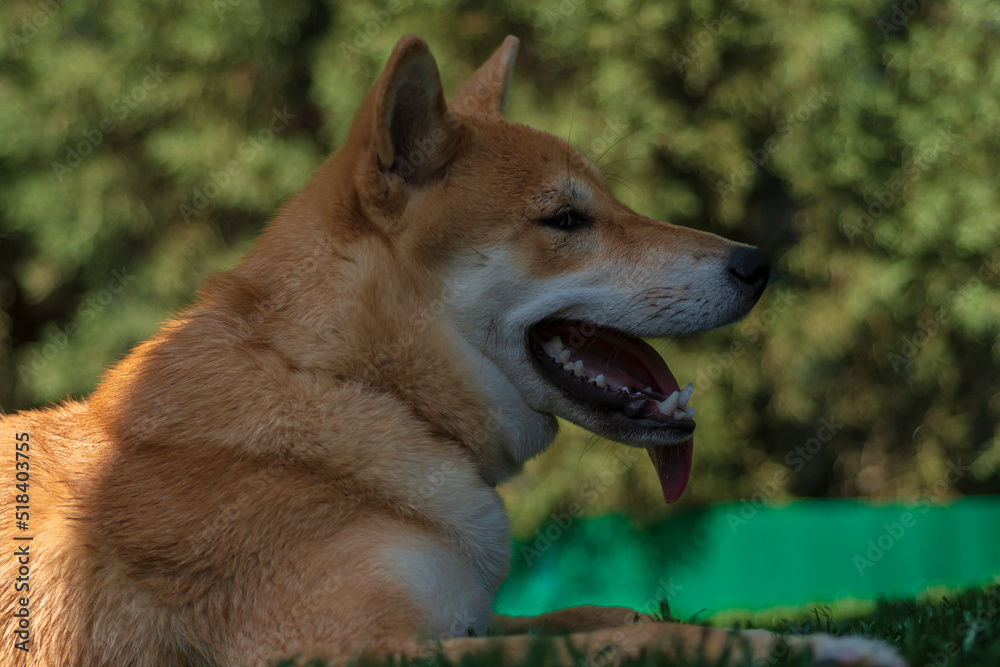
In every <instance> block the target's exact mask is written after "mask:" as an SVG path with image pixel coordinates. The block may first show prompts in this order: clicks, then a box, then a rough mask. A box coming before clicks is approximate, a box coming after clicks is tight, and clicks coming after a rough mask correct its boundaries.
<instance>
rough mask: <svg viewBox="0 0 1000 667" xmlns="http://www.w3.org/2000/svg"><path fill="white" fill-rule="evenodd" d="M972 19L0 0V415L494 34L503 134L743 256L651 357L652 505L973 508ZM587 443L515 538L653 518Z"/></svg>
mask: <svg viewBox="0 0 1000 667" xmlns="http://www.w3.org/2000/svg"><path fill="white" fill-rule="evenodd" d="M998 26H1000V10H998V9H997V7H996V6H995V5H994V4H991V3H986V2H981V1H975V0H962V1H960V2H951V3H944V2H936V1H933V0H931V1H928V2H917V1H916V0H906V1H904V2H897V3H891V4H884V3H873V2H862V1H855V0H847V1H845V2H841V3H820V2H806V3H793V4H792V5H788V4H787V3H783V2H780V1H778V0H757V1H756V2H752V3H751V2H747V0H736V1H735V2H733V3H727V2H721V1H716V0H702V1H694V2H691V3H686V4H680V3H672V2H664V1H646V2H643V1H639V0H558V1H557V0H544V1H542V2H535V1H531V2H529V1H528V0H510V2H508V3H506V4H501V3H497V2H487V3H480V4H478V5H476V6H474V5H472V4H469V3H465V2H459V1H457V0H427V1H425V2H419V3H417V2H414V1H413V0H387V1H386V2H377V3H374V4H369V3H363V2H360V1H358V0H346V1H342V2H337V3H334V2H332V0H331V1H330V2H320V1H318V0H290V1H288V2H284V3H280V4H279V3H264V2H260V1H255V0H213V2H211V3H207V2H195V1H194V0H151V1H150V2H145V3H139V4H134V5H129V6H123V5H122V4H121V3H110V2H104V1H101V0H86V1H84V0H81V1H79V2H73V3H62V2H58V0H8V1H6V2H4V3H3V5H2V6H0V36H2V40H0V308H2V315H0V339H2V343H0V378H2V381H0V405H2V406H3V408H4V409H5V410H7V411H10V410H15V409H20V408H25V407H29V406H33V405H44V404H46V403H49V402H53V401H58V400H61V399H62V398H63V397H65V396H66V395H71V396H83V395H86V394H87V393H88V392H89V391H90V389H92V387H93V386H94V383H95V382H96V379H97V377H98V376H99V374H100V372H101V370H102V369H103V368H105V367H106V366H107V365H109V364H110V363H112V362H113V361H114V360H115V359H117V358H119V357H120V356H121V354H122V353H123V352H124V351H126V350H127V349H128V348H129V347H130V346H131V345H133V344H135V343H136V342H138V341H140V340H142V339H143V338H145V337H147V336H148V335H149V334H150V333H152V332H153V331H154V330H155V329H156V327H157V325H158V323H159V322H162V321H163V320H165V319H167V318H168V317H170V315H171V314H172V313H173V312H176V311H177V310H178V309H179V308H181V307H182V306H183V305H184V304H185V303H188V302H190V300H191V299H192V298H193V295H194V293H195V291H196V289H197V286H198V284H199V283H200V282H201V280H202V279H203V278H204V277H205V276H206V275H207V274H209V273H211V272H215V271H219V270H222V269H225V268H227V267H229V266H231V265H232V264H233V263H234V262H236V261H237V259H238V258H239V257H240V256H241V255H242V254H243V253H244V252H245V251H246V249H247V248H248V247H249V246H250V245H251V243H252V241H253V238H254V237H255V235H256V234H257V232H258V231H259V230H260V228H261V226H262V224H263V223H264V222H265V221H266V219H267V218H268V216H269V215H270V214H271V212H272V211H273V209H274V208H275V207H276V205H277V204H278V203H279V202H280V201H281V200H282V199H283V198H285V197H287V196H288V195H290V194H292V193H293V192H295V191H296V190H298V189H299V188H300V187H301V186H302V185H303V184H304V183H305V181H306V180H307V179H308V176H309V174H310V172H311V170H312V169H314V168H315V167H316V166H317V165H318V164H319V163H320V161H321V160H322V159H323V157H324V155H325V154H326V153H328V152H329V151H330V150H332V149H334V148H335V147H336V146H337V145H338V144H339V142H340V141H342V140H343V138H344V136H345V133H346V130H347V128H348V125H349V123H350V120H351V118H352V117H353V114H354V112H355V110H356V109H357V107H358V105H359V103H360V100H361V98H362V96H363V95H364V93H365V92H366V91H367V89H368V87H369V86H370V85H371V83H372V82H373V81H374V79H375V77H376V76H377V74H378V72H379V71H380V69H381V67H382V65H383V64H384V62H385V59H386V57H387V56H388V54H389V52H390V51H391V49H392V47H393V45H394V44H395V41H396V40H397V39H398V38H399V36H401V35H402V34H404V33H407V32H415V33H418V34H420V35H422V36H424V37H425V38H426V39H427V40H428V41H429V42H430V43H431V46H432V49H433V50H434V53H435V55H436V56H437V58H438V61H439V63H440V64H441V66H442V76H443V78H444V81H445V85H446V88H447V89H449V90H454V89H455V87H456V86H457V84H458V83H460V82H461V81H462V80H463V79H464V77H466V76H468V75H469V74H470V73H471V72H472V71H473V69H474V68H475V67H476V66H477V65H478V63H479V62H481V61H482V60H483V59H484V58H485V57H486V56H487V55H489V53H490V52H491V51H492V49H493V48H495V47H496V45H498V44H499V43H500V41H501V40H502V38H503V36H504V35H506V34H508V33H512V34H516V35H518V36H520V37H521V39H522V48H521V54H520V57H519V61H518V73H517V76H516V77H515V83H514V90H513V93H512V96H511V104H510V107H509V110H508V116H509V117H510V118H511V119H513V120H516V121H519V122H525V123H528V124H530V125H533V126H536V127H539V128H541V129H546V130H548V131H550V132H553V133H556V134H559V135H561V136H564V137H566V138H568V139H569V140H570V141H571V142H572V143H574V144H575V145H577V146H579V147H580V149H581V150H582V151H583V152H584V153H585V154H587V155H588V156H590V157H591V158H592V159H594V160H595V161H596V162H598V164H599V165H600V166H601V168H602V170H603V171H604V173H605V175H606V177H607V179H608V181H609V182H610V183H611V184H612V187H613V188H615V189H616V191H617V192H618V194H619V196H620V197H621V198H622V199H623V200H624V201H625V202H626V203H627V204H629V205H630V206H632V207H634V208H636V209H637V210H639V211H640V212H642V213H645V214H648V215H651V216H655V217H658V218H660V219H665V220H669V221H671V222H677V223H681V224H686V225H691V226H695V227H699V228H703V229H708V230H710V231H714V232H717V233H720V234H723V235H725V236H728V237H731V238H736V239H738V240H743V241H747V242H751V243H755V244H758V245H761V246H762V247H763V248H764V249H765V250H766V251H767V252H768V253H769V254H770V256H771V257H772V259H773V261H774V268H775V272H774V277H773V279H772V283H771V287H770V288H769V290H768V292H767V293H766V294H765V297H764V299H763V300H762V301H761V303H760V304H759V305H758V306H757V308H756V309H755V311H754V313H753V314H752V315H751V316H750V317H749V318H748V319H747V320H746V321H744V322H743V323H740V324H738V325H736V326H732V327H728V328H726V329H723V330H720V331H718V332H714V333H711V334H703V335H699V336H697V337H693V338H690V339H682V340H674V341H661V342H660V347H661V349H662V350H663V352H664V354H665V358H666V359H667V361H668V363H670V365H671V367H672V369H673V370H674V372H675V374H676V375H677V376H678V378H679V379H680V380H681V382H682V383H683V382H685V381H687V380H693V381H694V382H695V384H696V391H697V393H696V395H695V396H696V401H697V406H698V414H699V418H698V421H699V424H700V426H699V429H698V437H697V438H696V449H695V451H696V455H695V457H696V458H695V470H694V473H693V476H692V482H691V485H690V489H689V491H688V492H687V495H686V500H685V501H683V502H685V503H699V502H708V501H715V500H723V499H740V498H743V499H748V500H750V501H753V502H756V501H758V500H762V499H772V498H780V497H787V496H789V495H810V496H824V495H832V496H842V495H861V496H871V497H894V496H913V495H921V494H923V495H928V494H929V495H931V497H934V498H940V497H942V496H946V495H949V494H952V493H982V492H996V491H997V490H998V487H1000V484H998V474H997V470H998V467H1000V440H998V414H1000V387H998V379H997V366H998V361H1000V343H998V340H1000V339H998V333H1000V317H998V316H1000V298H998V285H1000V252H998V245H1000V224H998V221H997V211H998V210H1000V205H998V204H1000V202H998V196H1000V195H998V192H1000V188H998V176H997V173H998V170H997V162H996V157H995V156H996V155H998V154H1000V123H998V120H1000V85H998V84H1000V50H998V48H997V46H996V44H997V40H998ZM595 442H596V439H593V438H591V437H590V436H588V435H587V434H585V433H583V432H581V431H580V430H579V429H576V428H567V429H564V432H563V435H562V436H561V437H560V440H559V442H558V443H557V444H556V445H555V446H554V447H553V449H552V450H550V452H548V453H546V454H545V455H544V456H542V457H540V458H539V459H537V460H536V461H534V462H532V463H531V464H530V465H529V467H528V470H527V471H526V474H525V475H523V476H522V477H520V478H519V479H517V480H516V481H514V482H513V483H511V484H509V485H507V490H506V493H507V495H508V498H509V503H510V505H511V509H512V512H513V516H514V520H515V526H516V527H517V528H518V530H519V532H521V533H522V534H523V533H525V532H527V531H529V530H530V529H532V528H533V527H535V526H537V525H538V524H539V522H542V521H544V520H546V517H547V516H549V514H550V513H551V512H553V511H557V510H558V509H560V508H564V507H566V506H568V504H569V503H570V502H572V501H574V500H577V501H580V500H581V499H583V504H584V507H583V509H584V511H586V512H588V513H595V514H596V513H601V512H605V511H608V510H611V509H616V508H620V507H621V506H623V505H626V506H628V507H630V508H631V510H632V511H633V513H634V514H635V515H636V516H647V517H652V516H657V515H660V514H662V513H663V512H664V511H666V510H665V509H664V508H663V507H662V500H661V499H660V496H659V494H658V493H657V491H656V482H655V480H654V478H653V474H652V469H651V466H650V465H649V463H648V461H647V460H646V457H645V456H644V455H642V452H637V451H634V450H626V449H625V448H622V447H619V446H613V445H610V444H607V443H602V442H597V443H596V444H595ZM619 459H621V460H622V461H624V463H625V465H615V466H611V465H610V462H612V461H617V460H619Z"/></svg>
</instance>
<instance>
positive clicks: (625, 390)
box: [618, 387, 632, 394]
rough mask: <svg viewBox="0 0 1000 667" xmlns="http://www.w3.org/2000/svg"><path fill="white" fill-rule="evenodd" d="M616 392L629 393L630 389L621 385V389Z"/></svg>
mask: <svg viewBox="0 0 1000 667" xmlns="http://www.w3.org/2000/svg"><path fill="white" fill-rule="evenodd" d="M618 393H619V394H631V393H632V390H631V389H629V388H628V387H622V388H621V389H619V390H618Z"/></svg>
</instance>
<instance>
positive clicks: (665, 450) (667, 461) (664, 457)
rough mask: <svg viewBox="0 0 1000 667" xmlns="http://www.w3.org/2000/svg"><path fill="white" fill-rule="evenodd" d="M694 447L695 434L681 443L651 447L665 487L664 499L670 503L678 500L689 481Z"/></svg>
mask: <svg viewBox="0 0 1000 667" xmlns="http://www.w3.org/2000/svg"><path fill="white" fill-rule="evenodd" d="M693 449H694V436H691V437H690V438H688V439H687V440H685V441H684V442H682V443H681V444H679V445H668V446H666V447H650V448H649V449H647V450H646V451H648V452H649V458H651V459H653V466H654V467H655V468H656V474H657V476H659V478H660V486H662V487H663V499H664V500H665V501H667V502H668V503H673V502H676V501H677V499H678V498H680V497H681V494H682V493H684V488H685V487H686V486H687V483H688V476H689V475H690V474H691V453H692V450H693Z"/></svg>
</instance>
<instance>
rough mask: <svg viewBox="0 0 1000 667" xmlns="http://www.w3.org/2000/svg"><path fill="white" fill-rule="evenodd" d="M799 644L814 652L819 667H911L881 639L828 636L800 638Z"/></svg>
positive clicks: (818, 635) (814, 660)
mask: <svg viewBox="0 0 1000 667" xmlns="http://www.w3.org/2000/svg"><path fill="white" fill-rule="evenodd" d="M797 639H798V641H797V642H796V644H797V645H798V646H800V647H802V648H806V647H808V648H809V650H810V651H812V657H813V662H814V663H815V664H816V666H817V667H848V666H851V667H907V664H906V661H905V660H903V658H901V657H900V655H899V653H897V652H896V649H894V648H893V647H891V646H889V645H888V644H886V643H885V642H883V641H881V640H879V639H872V638H871V637H859V636H857V635H847V636H845V637H834V636H833V635H828V634H824V633H819V634H815V635H807V636H805V637H798V638H797Z"/></svg>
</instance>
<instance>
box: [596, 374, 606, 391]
mask: <svg viewBox="0 0 1000 667" xmlns="http://www.w3.org/2000/svg"><path fill="white" fill-rule="evenodd" d="M594 384H596V385H597V386H598V387H600V388H601V389H603V388H604V387H606V386H607V385H608V383H607V381H605V379H604V375H603V374H602V375H598V376H597V377H596V378H594Z"/></svg>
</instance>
